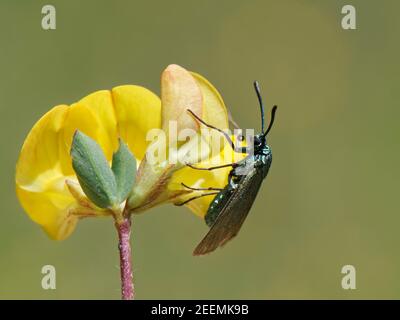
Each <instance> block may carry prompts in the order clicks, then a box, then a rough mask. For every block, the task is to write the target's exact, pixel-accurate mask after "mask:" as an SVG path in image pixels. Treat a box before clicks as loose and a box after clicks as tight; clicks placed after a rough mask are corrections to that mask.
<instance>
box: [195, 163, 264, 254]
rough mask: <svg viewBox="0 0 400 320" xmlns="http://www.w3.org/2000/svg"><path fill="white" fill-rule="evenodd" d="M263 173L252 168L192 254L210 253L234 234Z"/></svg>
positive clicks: (255, 192)
mask: <svg viewBox="0 0 400 320" xmlns="http://www.w3.org/2000/svg"><path fill="white" fill-rule="evenodd" d="M262 181H263V175H262V174H261V173H260V172H258V171H257V170H256V169H255V168H253V169H252V170H251V171H250V172H249V173H248V174H247V176H245V177H244V179H243V180H242V181H241V183H240V184H239V185H238V187H237V189H236V190H235V191H234V192H233V193H232V195H231V197H229V199H228V200H227V203H226V204H225V206H224V207H223V209H222V210H221V212H220V214H219V215H218V217H217V219H216V220H215V222H214V224H213V225H212V226H211V228H210V230H209V231H208V233H207V234H206V236H205V237H204V238H203V240H201V242H200V243H199V244H198V245H197V247H196V249H194V251H193V255H195V256H198V255H203V254H207V253H210V252H212V251H214V250H215V249H217V248H218V247H220V246H223V245H224V244H225V243H226V242H228V241H229V240H230V239H232V238H233V237H234V236H236V235H237V234H238V232H239V230H240V228H241V226H242V224H243V222H244V220H245V219H246V217H247V214H248V213H249V211H250V208H251V206H252V205H253V202H254V200H255V198H256V196H257V193H258V190H259V189H260V185H261V183H262Z"/></svg>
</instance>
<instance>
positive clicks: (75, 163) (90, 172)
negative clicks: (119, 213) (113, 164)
mask: <svg viewBox="0 0 400 320" xmlns="http://www.w3.org/2000/svg"><path fill="white" fill-rule="evenodd" d="M71 157H72V167H73V168H74V170H75V173H76V175H77V177H78V180H79V183H80V185H81V187H82V190H83V192H85V194H86V196H87V197H88V198H89V199H90V200H91V201H92V202H93V203H94V204H95V205H97V206H98V207H100V208H109V207H112V206H113V205H115V204H117V202H118V194H117V183H116V181H115V177H114V174H113V172H112V170H111V168H110V166H109V164H108V162H107V159H106V157H105V156H104V153H103V150H101V148H100V146H99V145H98V144H97V143H96V141H94V140H93V139H91V138H90V137H88V136H87V135H85V134H83V133H82V132H80V131H79V130H77V131H76V132H75V134H74V138H73V141H72V147H71Z"/></svg>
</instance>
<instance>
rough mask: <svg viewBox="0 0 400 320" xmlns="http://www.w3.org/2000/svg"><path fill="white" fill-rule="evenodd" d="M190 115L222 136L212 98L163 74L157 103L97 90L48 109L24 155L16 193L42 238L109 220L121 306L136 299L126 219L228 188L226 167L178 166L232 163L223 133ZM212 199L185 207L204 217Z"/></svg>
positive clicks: (207, 90) (208, 90)
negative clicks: (114, 234)
mask: <svg viewBox="0 0 400 320" xmlns="http://www.w3.org/2000/svg"><path fill="white" fill-rule="evenodd" d="M189 111H190V112H191V113H190V112H189ZM193 114H194V115H196V116H198V117H200V118H201V119H203V120H204V121H206V122H207V123H209V124H211V125H212V126H214V127H216V128H220V129H228V113H227V110H226V107H225V105H224V103H223V100H222V98H221V96H220V94H219V93H218V92H217V90H216V89H215V88H214V87H213V86H212V85H211V84H210V83H209V82H208V81H207V80H206V79H205V78H203V77H202V76H200V75H198V74H195V73H190V72H188V71H187V70H185V69H184V68H182V67H180V66H178V65H170V66H168V67H167V68H166V69H165V70H164V71H163V73H162V75H161V99H160V98H159V97H157V96H156V95H155V94H154V93H152V92H151V91H149V90H148V89H146V88H144V87H141V86H135V85H125V86H119V87H116V88H113V89H112V90H102V91H97V92H95V93H92V94H90V95H88V96H87V97H85V98H83V99H81V100H80V101H78V102H76V103H74V104H72V105H69V106H68V105H58V106H56V107H54V108H52V109H51V110H50V111H48V112H47V113H46V114H45V115H44V116H43V117H42V118H41V119H40V120H39V121H38V122H36V124H35V125H34V126H33V128H32V129H31V131H30V132H29V134H28V136H27V137H26V139H25V142H24V144H23V146H22V149H21V153H20V156H19V159H18V162H17V166H16V192H17V195H18V198H19V200H20V202H21V204H22V206H23V208H24V209H25V211H26V212H27V214H28V215H29V217H30V218H31V219H32V220H33V221H34V222H36V223H37V224H39V225H40V226H41V227H42V228H43V230H44V231H45V232H46V233H47V234H48V235H49V237H50V238H52V239H55V240H63V239H66V238H67V237H68V236H69V235H70V234H71V233H72V231H73V230H74V229H75V227H76V225H77V222H78V221H79V220H80V219H83V218H87V217H107V216H109V217H113V218H114V221H115V225H116V227H117V230H118V235H119V249H120V263H121V282H122V296H123V298H124V299H132V298H133V297H134V288H133V283H132V267H131V249H130V245H129V236H130V232H131V216H132V214H133V213H139V212H144V211H145V210H147V209H149V208H151V207H154V206H156V205H160V204H162V203H167V202H169V203H174V204H181V203H183V202H185V199H188V198H190V197H191V196H193V195H192V193H196V191H193V190H191V189H189V188H186V187H185V186H191V187H210V186H212V187H216V188H221V187H223V186H224V185H225V184H226V182H227V177H228V173H229V168H223V169H220V170H218V172H215V171H207V170H204V171H201V170H193V169H191V168H190V167H189V166H187V165H186V164H187V163H188V164H196V165H197V166H204V167H207V166H208V165H209V164H210V163H213V164H214V165H215V163H219V164H220V163H223V162H226V163H229V162H232V158H233V157H234V153H233V151H232V149H231V148H230V146H229V145H228V144H226V142H225V140H223V139H222V141H223V142H222V143H221V134H219V133H218V132H216V131H215V130H214V131H212V130H211V132H209V133H206V132H205V131H204V129H205V128H203V127H204V126H202V124H201V123H199V121H197V120H196V119H195V118H194V117H193ZM154 153H156V154H158V156H154ZM235 157H237V154H235ZM184 185H185V186H184ZM211 200H212V197H201V198H199V199H197V200H194V201H191V202H188V203H187V206H188V207H189V208H190V209H191V210H192V211H193V212H194V213H196V214H197V215H199V216H200V217H204V215H205V213H206V211H207V208H208V205H209V203H210V201H211Z"/></svg>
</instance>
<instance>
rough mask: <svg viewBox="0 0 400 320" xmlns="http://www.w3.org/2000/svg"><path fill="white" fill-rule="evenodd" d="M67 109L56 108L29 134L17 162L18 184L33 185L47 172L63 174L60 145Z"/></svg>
mask: <svg viewBox="0 0 400 320" xmlns="http://www.w3.org/2000/svg"><path fill="white" fill-rule="evenodd" d="M67 109H68V106H65V105H60V106H56V107H54V108H53V109H51V110H50V111H49V112H47V113H46V114H45V115H44V116H43V117H42V118H40V120H39V121H38V122H36V124H35V125H34V127H33V128H32V130H31V131H30V132H29V134H28V136H27V137H26V139H25V142H24V144H23V146H22V149H21V153H20V155H19V159H18V162H17V168H16V182H17V184H20V185H30V184H33V183H34V182H35V180H36V179H37V178H38V176H40V175H42V174H43V173H45V172H47V171H55V174H56V173H57V172H58V174H60V175H61V174H62V173H61V169H60V167H59V158H60V149H59V143H60V141H61V140H60V131H61V129H62V125H63V123H64V119H65V116H66V113H67Z"/></svg>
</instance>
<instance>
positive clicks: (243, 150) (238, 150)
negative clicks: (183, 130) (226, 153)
mask: <svg viewBox="0 0 400 320" xmlns="http://www.w3.org/2000/svg"><path fill="white" fill-rule="evenodd" d="M187 111H188V112H189V113H190V114H191V115H192V116H193V117H194V118H195V119H196V120H197V121H199V122H200V123H202V124H204V125H205V126H206V127H209V128H210V129H214V130H217V131H218V132H219V133H222V134H223V135H224V136H225V138H226V140H228V142H229V144H230V145H231V147H232V149H233V151H235V152H237V153H249V150H248V149H247V147H236V146H235V143H234V142H233V141H232V139H231V137H230V136H229V135H228V134H227V133H226V132H225V131H223V130H221V129H219V128H217V127H214V126H212V125H211V124H208V123H206V122H205V121H204V120H202V119H200V118H199V117H198V116H197V115H195V114H194V112H193V111H192V110H190V109H187Z"/></svg>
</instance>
